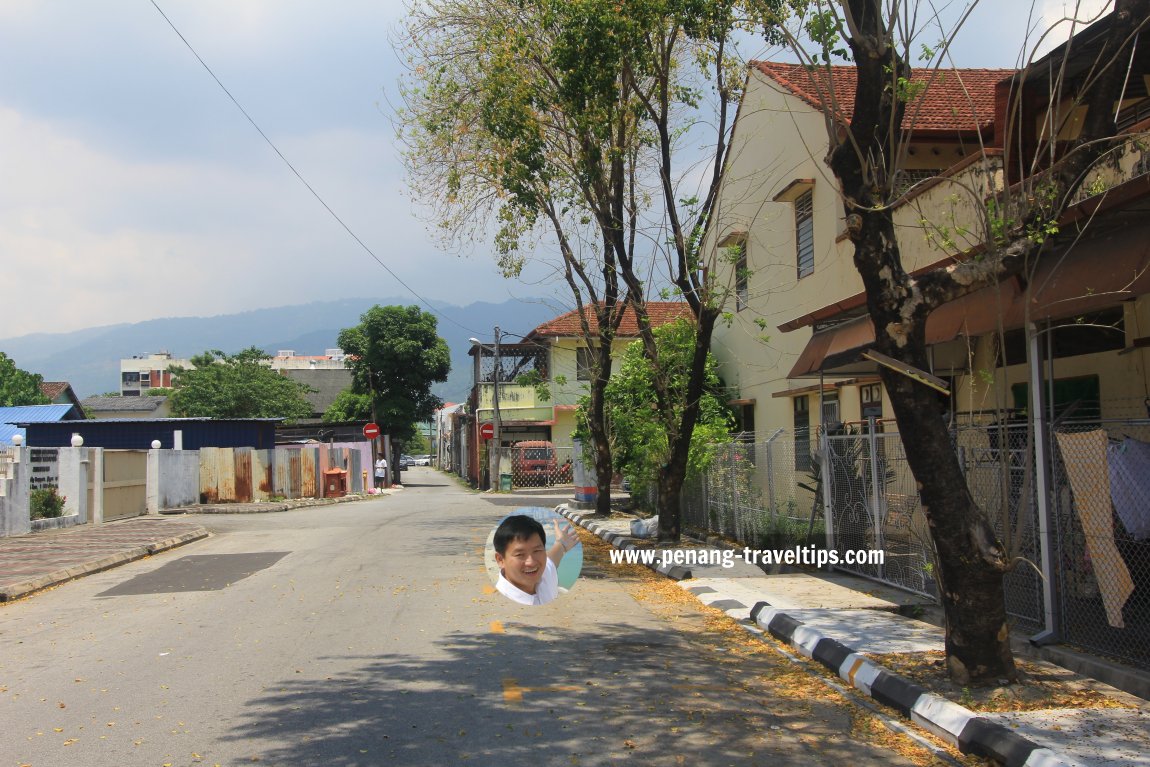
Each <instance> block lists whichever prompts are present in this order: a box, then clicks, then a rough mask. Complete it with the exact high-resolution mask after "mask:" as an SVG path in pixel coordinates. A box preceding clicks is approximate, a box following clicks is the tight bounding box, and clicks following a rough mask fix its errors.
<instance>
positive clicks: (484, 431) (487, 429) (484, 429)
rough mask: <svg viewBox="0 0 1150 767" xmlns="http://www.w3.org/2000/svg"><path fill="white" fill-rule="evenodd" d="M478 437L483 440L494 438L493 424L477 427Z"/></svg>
mask: <svg viewBox="0 0 1150 767" xmlns="http://www.w3.org/2000/svg"><path fill="white" fill-rule="evenodd" d="M479 436H480V437H482V438H483V439H491V438H492V437H494V436H495V424H493V423H485V424H482V425H481V426H480V427H479Z"/></svg>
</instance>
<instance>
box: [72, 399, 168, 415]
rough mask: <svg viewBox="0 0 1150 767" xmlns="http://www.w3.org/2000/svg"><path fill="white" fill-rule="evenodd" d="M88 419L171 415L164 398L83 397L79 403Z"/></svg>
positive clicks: (166, 400)
mask: <svg viewBox="0 0 1150 767" xmlns="http://www.w3.org/2000/svg"><path fill="white" fill-rule="evenodd" d="M80 405H81V406H82V407H83V408H84V413H85V415H87V417H88V418H92V419H96V420H103V419H108V418H116V419H122V418H167V417H168V416H170V415H171V413H172V408H171V404H170V403H169V402H168V398H167V397H166V396H163V395H160V396H143V397H85V398H84V401H83V402H81V403H80Z"/></svg>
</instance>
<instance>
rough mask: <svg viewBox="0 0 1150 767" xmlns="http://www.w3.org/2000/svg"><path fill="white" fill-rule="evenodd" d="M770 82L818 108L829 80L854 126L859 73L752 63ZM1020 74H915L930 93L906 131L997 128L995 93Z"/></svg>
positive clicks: (910, 113)
mask: <svg viewBox="0 0 1150 767" xmlns="http://www.w3.org/2000/svg"><path fill="white" fill-rule="evenodd" d="M752 66H754V67H755V68H757V69H758V70H759V71H760V72H762V73H763V74H764V75H766V76H767V77H769V78H771V79H772V80H775V81H776V82H778V83H779V84H780V85H782V86H783V87H784V88H786V89H787V90H788V91H790V92H791V93H793V94H795V95H796V96H798V97H799V98H801V99H802V100H803V101H805V102H806V103H808V104H810V105H811V106H813V107H814V108H815V109H822V108H823V104H824V102H825V101H826V100H830V99H831V96H830V89H829V88H828V87H827V80H828V78H829V79H830V82H831V84H832V85H833V86H834V96H833V101H832V102H831V106H832V107H833V109H834V110H835V116H836V117H837V118H838V119H839V120H840V121H842V122H844V123H845V122H848V121H849V120H850V118H851V115H852V114H853V112H854V105H855V84H856V82H857V76H858V73H857V70H856V69H855V68H854V67H852V66H832V67H830V68H829V70H828V68H827V67H816V68H814V69H808V68H807V67H805V66H803V65H801V64H781V63H776V62H771V61H756V62H752ZM1015 72H1016V70H1014V69H948V70H933V69H927V70H917V69H916V70H914V72H913V74H912V75H911V82H912V83H919V82H921V83H925V84H926V90H925V91H924V92H923V93H922V95H921V96H919V97H918V98H915V99H913V100H912V101H911V102H910V103H909V104H908V105H907V108H906V114H905V115H904V116H903V127H904V128H907V127H913V129H914V130H916V131H947V132H954V131H973V130H974V129H975V125H977V127H978V128H984V127H986V126H988V125H991V124H993V123H994V90H995V85H997V84H998V83H999V82H1001V81H1002V80H1004V79H1006V78H1007V77H1011V76H1012V75H1014V73H1015Z"/></svg>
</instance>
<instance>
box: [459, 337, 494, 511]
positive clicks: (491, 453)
mask: <svg viewBox="0 0 1150 767" xmlns="http://www.w3.org/2000/svg"><path fill="white" fill-rule="evenodd" d="M502 337H503V334H502V333H501V332H500V330H499V326H498V325H496V326H495V345H494V346H489V345H488V344H485V343H481V342H480V341H479V339H478V338H469V339H467V340H468V341H469V342H470V343H471V345H472V346H478V347H479V348H480V349H491V350H492V355H493V356H494V359H495V365H494V369H493V370H492V373H491V398H492V413H491V427H492V435H491V442H492V443H494V445H495V448H494V449H490V448H489V449H488V451H487V454H488V457H489V463H490V465H489V466H488V469H487V471H488V474H489V476H490V478H491V487H492V489H494V488H495V487H497V485H496V483H497V482H498V481H499V454H500V452H501V450H502V445H503V443H502V432H503V422H502V419H501V418H500V413H499V378H500V370H499V343H500V340H501V339H502ZM481 356H482V354H481Z"/></svg>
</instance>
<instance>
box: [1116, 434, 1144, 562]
mask: <svg viewBox="0 0 1150 767" xmlns="http://www.w3.org/2000/svg"><path fill="white" fill-rule="evenodd" d="M1109 458H1110V495H1111V497H1112V498H1113V499H1114V510H1115V511H1116V512H1118V519H1120V520H1122V526H1123V527H1125V528H1126V532H1128V533H1130V537H1131V538H1133V539H1134V540H1136V541H1144V540H1146V539H1147V538H1150V443H1147V442H1141V441H1139V440H1136V439H1131V438H1130V437H1127V438H1126V439H1124V440H1122V442H1121V443H1120V444H1112V445H1110V456H1109Z"/></svg>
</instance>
